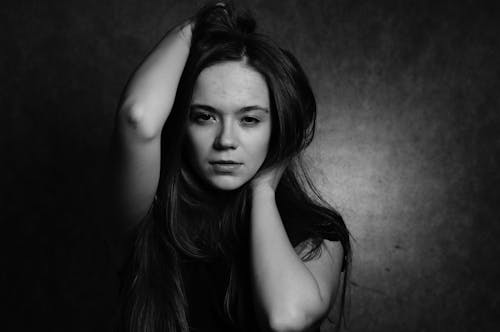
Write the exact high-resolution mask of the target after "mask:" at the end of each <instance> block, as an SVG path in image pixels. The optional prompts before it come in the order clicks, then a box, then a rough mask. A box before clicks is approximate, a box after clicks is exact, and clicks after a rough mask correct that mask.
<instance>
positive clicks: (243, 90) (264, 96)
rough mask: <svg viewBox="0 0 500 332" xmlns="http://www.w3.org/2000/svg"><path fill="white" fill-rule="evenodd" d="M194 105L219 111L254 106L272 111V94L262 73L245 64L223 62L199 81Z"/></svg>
mask: <svg viewBox="0 0 500 332" xmlns="http://www.w3.org/2000/svg"><path fill="white" fill-rule="evenodd" d="M192 104H203V105H209V106H212V107H213V108H216V109H221V110H225V109H241V108H244V107H247V106H250V105H258V106H260V107H263V108H269V91H268V87H267V84H266V81H265V79H264V77H263V76H262V74H260V73H259V72H258V71H256V70H255V69H253V68H252V67H250V66H249V65H247V64H246V63H244V62H243V61H228V62H222V63H218V64H215V65H212V66H210V67H207V68H205V69H204V70H203V71H202V72H201V73H200V75H199V76H198V79H197V80H196V83H195V86H194V90H193V98H192Z"/></svg>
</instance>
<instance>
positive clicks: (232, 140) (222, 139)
mask: <svg viewBox="0 0 500 332" xmlns="http://www.w3.org/2000/svg"><path fill="white" fill-rule="evenodd" d="M235 134H236V133H235V132H234V128H232V125H231V124H230V123H223V124H221V126H220V128H219V132H218V135H217V137H216V138H215V142H214V147H215V148H216V149H218V150H224V149H236V148H237V147H238V140H237V137H236V135H235Z"/></svg>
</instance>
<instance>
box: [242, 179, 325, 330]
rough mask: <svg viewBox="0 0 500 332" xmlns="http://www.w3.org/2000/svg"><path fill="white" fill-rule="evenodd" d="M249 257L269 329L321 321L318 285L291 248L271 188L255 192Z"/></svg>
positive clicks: (299, 327) (258, 302)
mask: <svg viewBox="0 0 500 332" xmlns="http://www.w3.org/2000/svg"><path fill="white" fill-rule="evenodd" d="M251 255H252V258H251V262H252V271H253V278H254V279H253V280H254V288H255V296H256V299H255V300H256V302H257V304H258V305H259V306H260V307H261V309H262V311H263V314H264V316H265V317H264V319H265V320H266V323H267V325H269V326H270V327H271V329H273V330H285V331H286V330H291V331H293V330H303V329H304V328H306V327H310V325H311V324H312V323H314V322H315V321H317V320H318V318H320V314H321V312H320V311H321V309H320V308H322V307H323V304H322V299H321V294H320V289H319V287H318V283H317V282H316V280H315V278H314V276H313V274H312V273H311V272H310V271H309V270H308V268H307V266H306V265H305V264H304V263H303V262H302V261H301V259H300V258H299V257H298V255H297V254H296V252H295V250H294V248H293V247H292V245H291V243H290V241H289V239H288V236H287V234H286V231H285V229H284V226H283V223H282V220H281V217H280V215H279V212H278V209H277V206H276V201H275V197H274V191H273V190H271V189H268V190H254V194H253V200H252V213H251Z"/></svg>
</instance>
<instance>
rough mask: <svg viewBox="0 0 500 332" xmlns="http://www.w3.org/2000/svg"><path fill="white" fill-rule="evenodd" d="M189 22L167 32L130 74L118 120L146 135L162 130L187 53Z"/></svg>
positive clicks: (189, 38)
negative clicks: (132, 73)
mask: <svg viewBox="0 0 500 332" xmlns="http://www.w3.org/2000/svg"><path fill="white" fill-rule="evenodd" d="M190 43H191V24H185V25H183V26H178V27H175V28H173V29H172V30H171V31H169V32H168V33H167V34H166V35H165V36H164V37H163V39H162V40H161V41H160V43H159V44H158V45H157V46H156V47H155V48H154V50H153V51H152V52H151V53H150V54H149V56H148V57H147V58H146V59H145V60H144V62H143V63H142V64H141V66H140V67H139V68H138V69H137V71H136V72H135V73H134V75H133V76H132V79H131V80H130V82H129V84H128V86H127V89H126V90H125V95H124V98H123V101H122V104H121V105H120V109H119V120H122V121H123V123H124V124H126V125H131V126H130V127H132V128H134V129H136V130H137V131H140V132H141V133H142V134H144V135H145V136H155V135H157V134H159V133H161V128H162V127H163V124H164V123H165V121H166V119H167V117H168V115H169V114H170V110H171V108H172V105H173V103H174V99H175V94H176V91H177V86H178V84H179V80H180V77H181V74H182V71H183V69H184V66H185V64H186V60H187V57H188V55H189V47H190Z"/></svg>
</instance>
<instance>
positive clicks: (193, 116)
mask: <svg viewBox="0 0 500 332" xmlns="http://www.w3.org/2000/svg"><path fill="white" fill-rule="evenodd" d="M189 112H190V113H189V121H188V126H187V137H188V143H189V145H188V146H189V151H188V155H189V160H190V163H191V165H192V166H193V168H194V170H195V171H196V172H197V174H198V175H199V176H201V178H202V179H204V180H205V181H206V182H207V183H209V184H210V185H212V186H213V187H215V188H217V189H221V190H234V189H237V188H239V187H240V186H242V185H243V184H244V183H246V182H247V181H248V180H250V179H251V178H252V177H253V176H254V175H255V174H256V173H257V171H258V170H259V168H260V166H261V165H262V163H263V162H264V159H265V158H266V155H267V149H268V145H269V140H270V137H271V110H270V107H269V92H268V87H267V84H266V82H265V80H264V77H263V76H262V75H261V74H260V73H258V72H257V71H255V70H254V69H252V68H251V67H249V66H248V65H246V64H245V63H244V62H237V61H230V62H222V63H219V64H215V65H213V66H210V67H208V68H205V69H204V70H203V71H202V72H201V73H200V75H199V77H198V79H197V81H196V84H195V86H194V91H193V97H192V102H191V107H190V110H189Z"/></svg>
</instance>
